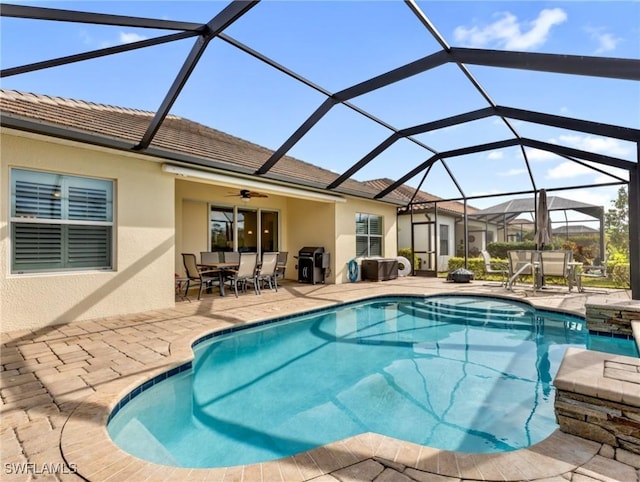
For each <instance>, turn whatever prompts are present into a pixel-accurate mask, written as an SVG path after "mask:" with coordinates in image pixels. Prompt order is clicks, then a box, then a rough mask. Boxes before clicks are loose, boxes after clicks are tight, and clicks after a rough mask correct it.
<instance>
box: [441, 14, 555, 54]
mask: <svg viewBox="0 0 640 482" xmlns="http://www.w3.org/2000/svg"><path fill="white" fill-rule="evenodd" d="M496 16H497V17H498V19H497V20H496V21H495V22H494V23H492V24H489V25H484V26H481V27H477V26H474V27H471V28H467V27H463V26H459V27H456V28H455V30H454V31H453V36H454V39H455V40H456V41H457V42H460V43H462V44H464V45H466V46H469V47H483V48H484V47H487V46H491V47H498V48H504V49H509V50H531V49H534V48H536V47H539V46H541V45H543V44H544V43H545V42H546V41H547V37H548V36H549V33H550V31H551V29H552V28H553V27H554V26H556V25H559V24H561V23H563V22H564V21H566V20H567V14H566V13H565V11H564V10H562V9H561V8H553V9H544V10H542V11H541V12H540V14H539V15H538V17H537V18H536V19H535V20H533V21H531V22H520V21H519V20H518V18H517V17H516V16H515V15H513V14H512V13H510V12H501V13H498V14H496Z"/></svg>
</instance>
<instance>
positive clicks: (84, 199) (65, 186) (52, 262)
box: [11, 169, 113, 272]
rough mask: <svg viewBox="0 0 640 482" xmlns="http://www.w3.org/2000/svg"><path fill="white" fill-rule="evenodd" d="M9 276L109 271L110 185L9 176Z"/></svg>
mask: <svg viewBox="0 0 640 482" xmlns="http://www.w3.org/2000/svg"><path fill="white" fill-rule="evenodd" d="M12 188H13V190H12V212H11V215H12V219H11V221H12V228H11V229H12V271H13V272H28V271H45V270H59V269H77V268H101V269H104V268H110V267H111V253H112V237H113V232H112V231H113V226H112V224H113V215H112V213H113V206H112V197H113V183H112V182H111V181H105V180H98V179H88V178H82V177H78V176H64V175H59V174H53V173H44V172H38V171H27V170H21V169H14V170H12Z"/></svg>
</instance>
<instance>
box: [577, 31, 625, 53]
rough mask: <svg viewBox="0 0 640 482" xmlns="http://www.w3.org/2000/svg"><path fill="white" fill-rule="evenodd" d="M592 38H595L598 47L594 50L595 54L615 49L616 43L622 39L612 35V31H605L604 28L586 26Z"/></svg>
mask: <svg viewBox="0 0 640 482" xmlns="http://www.w3.org/2000/svg"><path fill="white" fill-rule="evenodd" d="M585 30H586V31H587V33H588V34H589V36H590V37H591V39H592V40H595V41H596V43H597V44H598V47H597V48H596V50H595V53H596V54H603V53H605V52H611V51H613V50H615V49H616V47H617V46H618V44H619V43H620V42H621V41H622V38H620V37H616V36H614V35H613V34H612V33H609V32H605V31H604V28H602V27H600V28H595V27H587V28H585Z"/></svg>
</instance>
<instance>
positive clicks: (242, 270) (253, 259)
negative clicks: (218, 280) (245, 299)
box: [227, 253, 260, 298]
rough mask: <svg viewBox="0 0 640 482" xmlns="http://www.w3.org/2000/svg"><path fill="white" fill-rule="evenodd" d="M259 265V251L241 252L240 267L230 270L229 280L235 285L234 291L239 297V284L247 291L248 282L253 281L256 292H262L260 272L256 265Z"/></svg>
mask: <svg viewBox="0 0 640 482" xmlns="http://www.w3.org/2000/svg"><path fill="white" fill-rule="evenodd" d="M257 265H258V254H257V253H240V255H239V261H238V269H235V270H228V271H227V272H228V275H229V278H228V281H229V282H230V283H231V286H233V291H234V292H235V294H236V298H237V297H238V286H239V287H240V289H241V290H242V291H247V284H248V283H249V282H251V283H253V289H254V291H255V293H256V294H257V295H258V294H260V289H259V287H258V274H257V273H258V272H257V270H256V267H257Z"/></svg>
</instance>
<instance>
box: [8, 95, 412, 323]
mask: <svg viewBox="0 0 640 482" xmlns="http://www.w3.org/2000/svg"><path fill="white" fill-rule="evenodd" d="M0 107H1V113H2V117H1V120H2V131H1V136H2V137H1V156H2V157H1V160H2V164H1V166H2V168H1V170H0V193H2V194H1V195H0V212H1V214H0V227H1V228H2V230H1V232H2V235H1V239H0V252H1V253H2V256H1V257H0V269H1V271H2V275H1V276H0V293H1V296H0V319H1V320H2V331H10V330H19V329H38V328H44V327H46V326H49V325H53V324H58V323H64V322H70V321H76V320H83V319H92V318H100V317H109V316H116V315H119V314H124V313H133V312H142V311H147V310H155V309H162V308H167V307H172V306H173V305H174V302H175V297H174V295H175V293H174V275H175V274H176V273H177V274H181V273H183V271H184V270H183V266H182V259H181V253H183V252H192V253H196V254H198V253H199V252H200V251H209V250H218V249H227V250H240V251H243V250H245V251H256V252H262V251H267V250H277V251H288V252H289V262H288V266H287V270H286V274H287V277H288V278H291V279H294V280H295V279H297V271H296V269H295V264H296V259H295V256H296V255H297V254H298V251H299V250H300V249H302V248H303V247H306V246H322V247H324V249H325V251H326V252H328V253H329V254H330V267H329V270H328V272H327V278H326V282H327V283H345V282H349V279H348V262H349V261H350V260H351V259H353V258H355V257H359V256H373V255H378V256H384V257H395V256H396V255H397V243H396V233H397V226H396V209H397V207H398V206H399V205H401V204H402V200H398V199H396V198H394V197H393V196H387V197H385V198H384V199H383V200H373V199H372V198H373V195H375V194H376V193H377V192H378V191H375V190H373V189H372V188H371V187H370V186H367V185H366V184H363V183H359V182H357V181H354V180H348V181H347V182H346V183H344V185H342V186H341V187H340V189H339V190H338V191H330V192H329V191H326V190H325V189H323V188H322V186H326V185H327V184H329V183H330V182H332V181H333V180H334V179H335V178H336V177H337V175H336V174H335V173H333V172H331V171H328V170H326V169H322V168H319V167H317V166H314V165H311V164H308V163H305V162H302V161H300V160H297V159H294V158H291V157H287V156H285V157H284V158H282V159H281V160H280V161H279V162H278V163H277V164H276V165H275V166H274V167H273V168H272V169H271V171H270V172H269V174H268V176H262V177H257V176H254V175H252V174H253V172H255V170H256V169H257V168H258V167H259V166H261V165H262V164H263V163H264V162H265V160H266V159H268V158H269V156H270V155H271V154H272V152H271V151H269V150H268V149H265V148H263V147H260V146H257V145H255V144H252V143H249V142H247V141H244V140H242V139H238V138H236V137H233V136H230V135H227V134H224V133H222V132H219V131H217V130H214V129H211V128H208V127H206V126H203V125H201V124H197V123H195V122H192V121H189V120H187V119H182V118H179V117H176V116H168V117H167V118H166V119H165V120H164V122H162V124H161V126H160V128H159V130H158V132H157V134H156V135H155V137H154V139H153V142H152V143H151V146H150V147H149V148H147V149H145V150H144V151H137V150H136V145H137V143H138V142H139V140H140V138H141V136H142V135H143V134H144V132H145V131H146V129H147V127H148V125H149V123H150V121H151V120H152V119H153V113H149V112H142V111H138V110H134V109H127V108H121V107H113V106H107V105H98V104H94V103H89V102H83V101H76V100H69V99H63V98H56V97H49V96H41V95H34V94H25V93H21V92H15V91H6V90H2V91H0ZM242 190H249V191H255V192H258V193H260V194H262V195H264V196H265V197H257V196H252V197H250V199H246V196H245V197H243V196H242V195H241V194H240V193H241V191H242Z"/></svg>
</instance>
